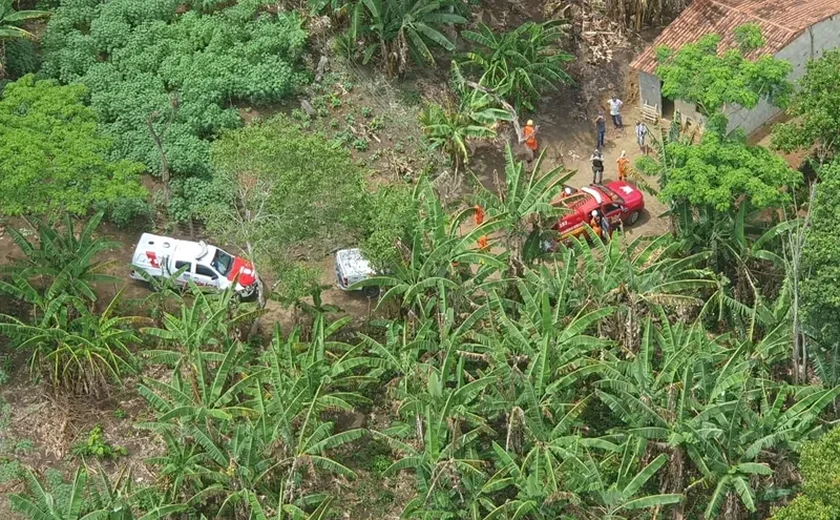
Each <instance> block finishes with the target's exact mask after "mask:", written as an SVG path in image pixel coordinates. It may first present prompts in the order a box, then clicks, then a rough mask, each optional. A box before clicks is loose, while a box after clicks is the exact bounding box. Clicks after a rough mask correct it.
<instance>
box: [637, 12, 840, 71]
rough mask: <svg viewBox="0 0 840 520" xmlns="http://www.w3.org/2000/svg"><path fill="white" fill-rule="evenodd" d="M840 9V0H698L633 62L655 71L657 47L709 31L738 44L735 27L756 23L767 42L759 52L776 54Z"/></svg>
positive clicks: (674, 45)
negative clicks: (803, 32)
mask: <svg viewBox="0 0 840 520" xmlns="http://www.w3.org/2000/svg"><path fill="white" fill-rule="evenodd" d="M838 13H840V0H694V2H692V4H691V5H690V6H688V7H687V8H686V9H685V10H684V11H683V12H682V14H680V15H679V16H678V17H677V19H676V20H674V21H673V22H671V24H670V25H669V26H668V27H666V28H665V30H664V31H662V34H660V35H659V36H658V37H657V38H656V40H654V42H653V43H652V44H651V45H649V46H648V47H647V48H646V49H645V50H644V51H643V52H642V53H641V54H640V55H638V56H636V59H635V60H633V63H631V64H630V66H631V67H632V68H634V69H636V70H639V71H642V72H647V73H649V74H654V71H655V70H656V66H657V63H656V48H657V47H659V46H660V45H666V46H668V47H671V48H672V49H679V48H680V47H682V46H683V45H685V44H687V43H693V42H696V41H697V40H699V39H700V38H701V37H702V36H705V35H707V34H712V33H714V34H718V35H720V36H721V37H722V38H723V40H722V42H721V49H728V48H731V47H734V46H735V35H734V34H733V32H732V30H733V29H735V28H736V27H738V26H739V25H744V24H745V23H755V24H758V26H759V27H761V32H762V34H763V35H764V38H765V39H766V40H767V44H766V45H765V46H764V47H763V48H761V49H759V50H758V51H756V52H755V53H754V54H755V55H756V56H758V55H763V54H775V53H776V52H778V51H779V50H781V49H782V48H784V47H785V46H786V45H787V44H789V43H790V42H792V41H793V40H794V39H795V38H796V37H797V36H798V35H799V34H800V33H801V32H802V31H804V30H805V29H807V28H808V27H810V26H812V25H814V24H815V23H817V22H819V21H821V20H824V19H826V18H829V17H831V16H833V15H835V14H838Z"/></svg>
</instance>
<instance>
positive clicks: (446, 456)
mask: <svg viewBox="0 0 840 520" xmlns="http://www.w3.org/2000/svg"><path fill="white" fill-rule="evenodd" d="M464 364H465V363H464V359H463V358H461V357H459V356H457V354H456V353H455V347H454V346H453V347H451V348H449V349H448V350H447V352H445V353H443V356H442V361H441V365H440V367H439V368H432V369H431V370H430V372H429V375H428V378H427V381H426V388H425V389H424V390H423V391H422V392H418V393H416V394H415V395H413V396H409V397H407V398H406V399H405V400H404V401H403V402H402V403H401V406H400V409H399V414H400V415H403V416H407V417H411V418H414V417H417V416H419V417H421V423H420V424H421V428H422V435H421V438H422V442H421V443H420V445H419V446H417V445H416V444H414V443H410V442H406V441H405V440H403V439H404V438H405V437H407V436H410V435H412V433H413V431H414V427H413V426H412V425H410V424H408V423H402V422H400V423H396V424H394V425H393V426H392V427H391V428H388V429H386V430H385V431H383V432H371V433H372V434H373V435H374V436H375V437H380V438H382V439H383V440H385V441H386V442H387V443H388V444H389V445H390V446H391V448H392V449H393V450H395V451H397V452H398V453H400V454H401V455H402V457H401V458H400V459H399V460H397V461H396V462H394V464H392V465H391V467H389V468H388V470H387V471H386V474H393V473H395V472H398V471H401V470H407V469H411V470H413V471H414V474H415V478H416V480H417V488H418V495H417V496H416V497H415V498H414V499H413V500H411V501H410V502H409V503H408V504H407V505H406V508H405V511H404V513H403V514H404V515H406V516H408V515H417V516H420V517H424V516H427V514H428V513H429V512H430V511H438V512H441V511H449V512H455V511H458V510H459V509H462V508H463V506H464V504H465V503H467V502H472V503H475V502H474V501H473V500H470V498H471V497H466V496H465V495H464V492H465V489H464V487H463V486H462V484H461V483H462V482H463V481H464V480H465V479H469V478H473V479H479V480H481V479H483V478H484V475H483V472H482V471H481V466H482V461H481V460H480V459H479V458H478V457H477V453H476V451H475V450H474V449H472V448H473V447H474V446H475V443H476V442H477V441H478V440H479V436H480V435H481V434H482V433H483V432H487V431H488V430H489V427H488V425H487V424H486V421H485V420H484V419H483V418H482V417H481V416H480V415H479V414H477V413H475V404H476V402H477V400H478V399H479V397H480V395H481V394H482V392H483V391H484V389H485V388H487V387H488V386H489V385H491V384H492V383H493V381H494V379H495V374H493V373H488V374H486V375H484V376H482V377H479V378H474V379H472V380H470V381H469V382H466V381H465V380H464V377H463V373H464ZM471 489H472V492H473V493H477V492H478V488H477V487H471Z"/></svg>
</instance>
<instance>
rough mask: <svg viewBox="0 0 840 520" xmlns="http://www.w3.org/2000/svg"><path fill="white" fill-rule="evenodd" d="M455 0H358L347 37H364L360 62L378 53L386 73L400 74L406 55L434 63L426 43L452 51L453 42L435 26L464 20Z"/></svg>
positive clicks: (416, 59)
mask: <svg viewBox="0 0 840 520" xmlns="http://www.w3.org/2000/svg"><path fill="white" fill-rule="evenodd" d="M458 3H460V2H458V1H455V0H434V1H428V0H357V1H356V5H355V7H354V10H353V13H352V15H351V16H352V22H351V27H350V37H351V38H352V39H353V41H357V40H363V41H364V52H363V62H364V63H365V64H367V63H368V62H370V60H371V59H372V58H373V57H374V56H376V55H377V54H378V55H379V59H380V60H382V62H383V63H384V65H385V71H386V72H387V73H388V75H389V76H395V75H400V76H402V75H403V74H404V73H405V71H406V67H407V65H408V55H409V54H411V57H412V58H413V59H414V61H415V62H416V63H418V64H426V65H434V64H435V59H434V56H433V55H432V51H431V50H430V49H429V44H434V45H437V46H439V47H442V48H444V49H446V50H447V51H452V50H454V49H455V44H454V43H452V42H451V41H450V40H449V38H447V37H446V36H444V35H443V34H442V33H441V32H440V31H439V30H438V27H440V26H441V25H454V24H463V23H466V21H467V20H466V18H464V17H463V16H461V15H460V14H456V13H454V12H452V11H453V8H454V6H455V5H456V4H458Z"/></svg>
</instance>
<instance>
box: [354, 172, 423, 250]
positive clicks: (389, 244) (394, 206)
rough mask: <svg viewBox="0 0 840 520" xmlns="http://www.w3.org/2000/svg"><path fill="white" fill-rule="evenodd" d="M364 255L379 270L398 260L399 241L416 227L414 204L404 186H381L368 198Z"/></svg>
mask: <svg viewBox="0 0 840 520" xmlns="http://www.w3.org/2000/svg"><path fill="white" fill-rule="evenodd" d="M367 208H368V215H367V223H366V239H365V240H364V242H363V244H362V249H364V251H365V256H366V257H367V258H368V259H369V260H370V261H371V262H373V264H374V265H376V266H378V267H386V266H388V265H390V264H391V263H393V262H395V261H396V260H397V258H396V255H397V250H396V249H395V248H394V244H395V243H396V241H397V239H398V238H401V237H410V236H412V234H413V230H414V228H415V227H416V225H417V202H416V201H415V200H414V196H413V193H412V189H411V188H410V187H408V186H405V185H402V186H401V185H388V186H382V187H380V188H379V190H378V191H377V192H376V193H374V194H372V195H370V196H369V197H368V204H367Z"/></svg>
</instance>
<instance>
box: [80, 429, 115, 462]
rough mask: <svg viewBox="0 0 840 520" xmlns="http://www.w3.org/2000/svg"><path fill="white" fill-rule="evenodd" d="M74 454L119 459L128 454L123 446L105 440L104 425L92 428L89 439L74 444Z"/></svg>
mask: <svg viewBox="0 0 840 520" xmlns="http://www.w3.org/2000/svg"><path fill="white" fill-rule="evenodd" d="M72 452H73V455H76V456H77V457H83V458H84V457H96V458H98V459H117V458H119V457H125V456H126V455H128V450H126V449H125V448H123V447H122V446H114V445H112V444H110V443H109V442H108V441H106V440H105V437H104V435H103V432H102V426H100V425H98V424H97V425H96V426H94V427H93V429H92V430H90V433H89V434H88V436H87V439H85V440H83V441H79V442H77V443H76V444H74V445H73V449H72Z"/></svg>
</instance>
